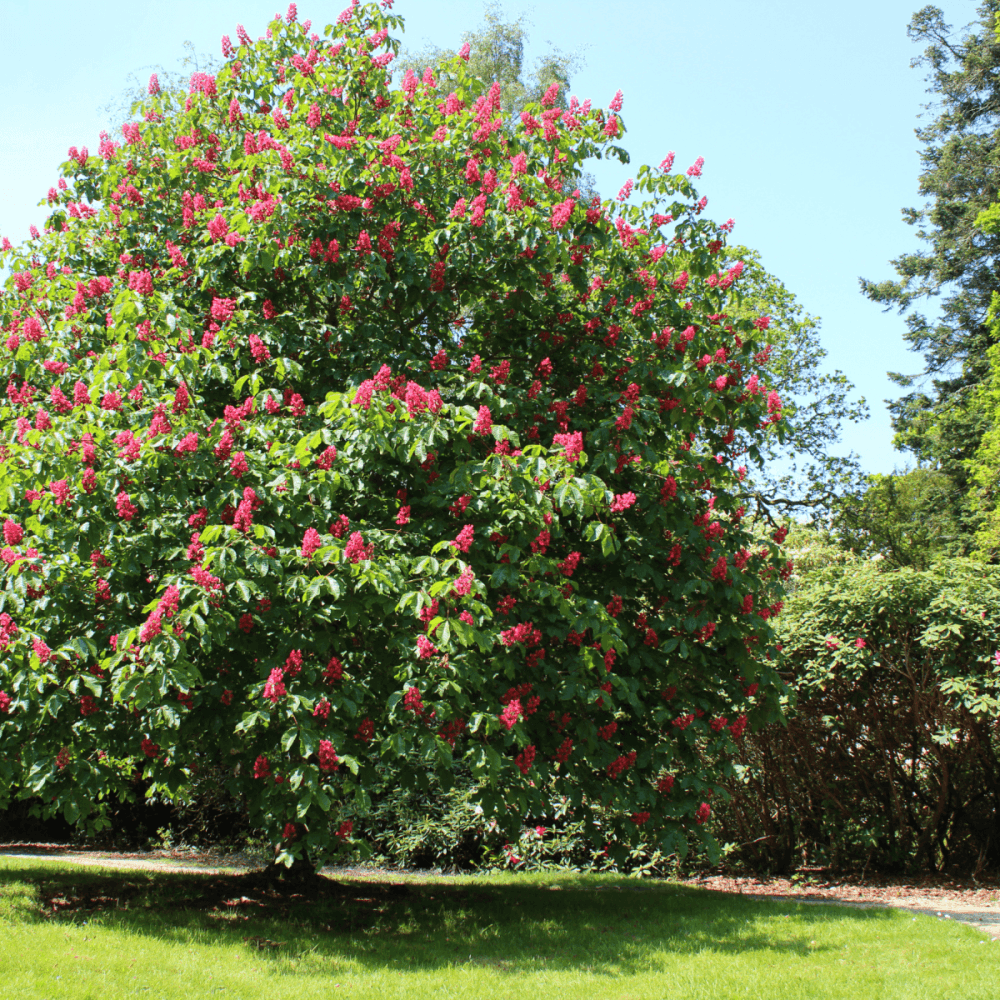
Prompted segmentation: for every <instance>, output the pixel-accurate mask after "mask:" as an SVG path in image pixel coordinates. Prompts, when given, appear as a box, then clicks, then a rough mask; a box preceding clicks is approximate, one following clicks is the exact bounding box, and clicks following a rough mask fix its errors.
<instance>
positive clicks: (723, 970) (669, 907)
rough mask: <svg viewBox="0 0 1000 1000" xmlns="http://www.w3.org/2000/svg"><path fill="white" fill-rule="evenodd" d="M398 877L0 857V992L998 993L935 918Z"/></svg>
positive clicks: (621, 887)
mask: <svg viewBox="0 0 1000 1000" xmlns="http://www.w3.org/2000/svg"><path fill="white" fill-rule="evenodd" d="M401 883H402V879H400V878H394V879H393V878H389V879H382V880H380V881H377V880H375V879H365V880H361V879H351V880H344V881H342V882H340V883H339V885H340V887H341V888H340V889H339V890H338V892H337V895H336V896H335V897H334V898H328V899H321V900H316V901H312V902H310V901H305V900H297V899H288V898H287V897H285V898H269V897H267V896H266V894H265V893H256V894H254V893H251V894H250V896H249V897H248V898H249V900H250V901H248V902H246V903H242V904H240V905H237V906H226V905H225V904H224V899H225V897H226V895H227V889H228V887H229V886H230V884H232V885H233V886H235V885H237V884H238V883H236V882H233V883H229V882H228V881H226V880H224V879H223V880H220V879H219V878H217V877H214V876H197V875H186V874H184V875H176V874H160V873H148V872H122V871H118V870H114V871H112V870H106V869H105V870H101V869H95V868H85V867H82V866H81V867H75V866H72V865H66V864H63V863H61V862H60V863H57V862H47V861H44V860H38V861H35V860H33V859H32V860H30V861H29V860H23V859H3V858H0V996H3V997H4V998H21V997H30V998H45V1000H49V998H51V1000H62V998H73V1000H83V998H93V1000H117V998H119V997H137V996H139V997H142V996H148V997H153V998H157V1000H159V998H178V1000H180V998H185V1000H187V998H199V997H220V996H230V997H239V998H240V1000H252V998H257V997H260V998H268V1000H270V998H274V997H281V998H288V1000H304V998H310V997H323V998H329V997H337V998H341V997H357V998H362V997H364V998H365V1000H380V998H383V997H407V998H423V997H476V998H477V1000H482V998H484V997H488V998H490V1000H492V998H506V997H511V998H514V997H517V998H519V1000H520V998H524V997H536V996H537V997H543V998H546V1000H548V998H552V1000H573V998H578V997H579V998H583V997H586V998H602V1000H603V998H612V1000H614V998H622V1000H623V998H636V1000H640V998H642V1000H647V998H654V1000H658V998H667V997H670V998H673V997H683V998H684V1000H696V998H702V997H704V998H706V1000H708V998H711V1000H728V998H730V997H740V998H742V997H753V998H757V997H759V998H767V1000H775V998H796V1000H798V998H803V997H824V998H825V997H831V998H833V997H837V998H839V997H843V998H851V1000H856V998H882V997H886V998H895V997H899V998H900V1000H902V998H906V1000H920V998H932V997H933V998H938V997H940V998H946V997H947V998H961V1000H972V998H979V997H981V998H983V1000H986V998H989V1000H996V998H997V997H1000V943H992V942H990V943H986V944H983V943H982V942H983V941H984V940H985V939H984V938H983V937H982V935H980V934H979V933H978V932H977V931H975V930H974V929H972V928H969V927H964V926H960V925H956V924H954V923H952V922H951V921H948V922H944V921H938V920H936V919H935V918H932V917H918V918H916V919H914V918H913V917H912V915H910V914H907V913H903V912H899V911H891V910H881V909H854V908H846V907H835V906H817V905H811V904H794V903H787V902H771V901H755V900H749V899H744V898H741V897H739V896H723V895H720V894H718V893H714V892H709V891H707V890H701V889H694V888H690V887H685V886H679V885H671V884H662V883H657V884H652V883H649V882H637V881H634V880H629V879H621V878H613V877H605V876H575V877H574V876H563V875H559V876H553V875H516V876H515V875H503V876H496V877H490V878H485V877H477V878H471V877H458V878H447V879H445V878H440V879H433V878H425V879H420V880H406V882H405V883H403V884H401ZM206 901H213V902H214V903H217V904H218V905H217V906H216V905H212V903H210V904H209V905H206ZM229 901H230V902H232V900H229ZM262 902H264V903H265V905H263V906H262V905H261V903H262Z"/></svg>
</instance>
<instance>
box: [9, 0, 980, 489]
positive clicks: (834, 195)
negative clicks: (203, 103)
mask: <svg viewBox="0 0 1000 1000" xmlns="http://www.w3.org/2000/svg"><path fill="white" fill-rule="evenodd" d="M346 3H347V0H337V2H335V3H334V4H332V5H331V4H328V3H313V2H311V0H304V2H302V3H300V4H299V18H300V20H305V19H307V18H312V20H313V21H314V22H315V23H317V24H320V25H323V24H327V23H329V22H330V21H332V20H333V19H335V17H336V15H337V14H338V13H339V12H340V10H341V8H342V7H343V6H346ZM922 3H923V0H875V2H873V0H841V2H840V3H837V4H820V3H816V2H811V3H804V2H802V0H714V2H713V3H711V4H692V3H689V2H685V3H681V2H679V0H615V2H606V0H605V2H600V3H598V2H596V0H577V2H575V3H573V4H567V3H565V2H562V0H538V2H536V3H534V4H530V3H522V2H518V0H510V2H508V3H507V4H506V10H507V12H508V13H509V14H512V15H516V14H518V13H522V12H523V13H525V14H527V16H528V18H529V20H530V24H531V27H530V38H531V44H530V48H529V52H528V61H529V63H530V62H531V61H533V59H534V58H535V57H536V56H537V55H540V54H541V53H542V52H544V51H545V50H546V49H547V47H548V46H547V44H546V43H548V42H551V43H553V44H554V45H556V46H557V47H558V48H560V49H562V50H563V51H565V52H575V51H577V52H579V54H580V55H581V57H582V59H583V64H582V66H581V68H580V69H579V71H578V72H577V73H576V75H575V76H574V77H573V81H572V89H573V92H574V93H575V94H577V95H578V96H579V97H580V98H581V100H582V99H584V98H586V97H590V98H592V99H593V100H594V102H595V103H598V102H599V103H601V104H607V102H608V101H609V100H610V99H611V97H612V96H613V95H614V93H615V91H616V90H618V89H621V90H622V91H623V93H624V95H625V104H624V108H623V114H624V119H625V123H626V125H627V127H628V134H627V136H626V137H625V140H624V145H625V146H626V147H627V148H628V149H629V151H630V153H631V154H632V165H631V167H623V166H619V165H617V164H605V163H601V164H599V165H598V166H597V168H596V169H595V170H594V173H595V176H596V178H597V184H598V188H599V189H600V190H601V191H602V193H603V194H604V196H605V197H610V196H613V195H614V194H615V193H616V192H617V191H618V189H619V187H620V186H621V184H622V183H623V182H624V181H625V180H626V179H627V178H628V177H629V176H630V175H631V174H632V172H633V171H634V168H635V167H636V166H637V165H638V164H641V163H654V164H655V163H659V162H660V160H661V159H662V158H663V156H664V155H665V154H666V152H667V151H668V150H671V149H672V150H676V152H677V162H678V164H679V165H680V166H685V165H687V164H689V163H691V162H693V161H694V160H695V158H696V157H698V156H703V157H704V158H705V169H704V174H703V176H702V178H701V182H700V190H701V192H702V193H703V194H705V195H707V196H708V201H709V205H708V210H709V214H711V215H712V216H713V217H715V218H717V219H718V220H720V221H722V220H725V219H727V218H729V217H733V218H735V220H736V229H735V232H734V234H733V239H734V240H737V241H739V242H741V243H744V244H746V245H748V246H752V247H754V248H756V249H757V250H759V251H760V253H761V254H762V257H763V261H764V264H765V266H766V267H767V268H768V270H770V271H771V272H772V273H773V274H775V275H776V276H777V277H779V278H780V279H781V280H782V281H784V283H785V284H786V286H787V287H788V288H789V289H790V290H791V291H792V292H794V293H795V295H796V296H797V297H798V300H799V301H800V302H801V303H802V305H803V306H804V307H805V309H806V310H807V311H808V312H809V313H810V314H812V315H814V316H819V317H821V318H822V321H823V325H822V342H823V344H824V346H825V347H826V349H827V350H828V351H829V357H828V359H827V361H828V363H829V366H830V367H831V368H839V369H841V370H843V371H844V372H845V373H846V374H847V376H848V377H849V378H850V379H851V380H852V381H853V382H854V383H855V385H856V387H857V391H858V393H859V394H862V395H864V396H866V397H867V399H868V402H869V404H870V405H871V409H872V416H871V419H870V420H869V421H868V422H867V423H866V424H864V425H861V426H859V427H847V428H845V431H844V450H845V451H846V450H848V449H853V450H854V451H856V452H857V453H858V454H859V455H860V456H861V459H862V464H863V465H864V467H865V468H866V469H867V470H869V471H871V472H890V471H892V469H893V468H894V467H897V466H898V467H902V466H903V465H904V464H905V463H906V456H904V455H902V454H900V453H899V452H895V451H893V448H892V442H891V437H892V432H891V428H890V424H889V417H888V413H887V411H886V409H885V407H884V405H883V403H882V400H883V399H884V398H887V397H892V396H894V395H896V394H897V390H896V387H895V386H894V385H893V384H892V383H891V382H890V381H889V380H888V379H887V378H886V376H885V373H886V371H890V370H891V371H906V372H914V371H918V370H919V369H920V358H919V357H917V356H915V355H913V354H910V353H909V352H908V351H907V350H906V349H905V346H904V343H903V339H902V334H903V331H904V325H903V321H902V319H901V318H900V317H898V316H896V315H895V314H888V315H887V314H883V313H882V312H881V310H880V309H879V308H878V307H877V306H875V305H873V304H872V303H870V302H868V301H867V300H866V299H864V298H863V297H862V296H861V294H860V293H859V291H858V277H859V276H861V275H863V276H865V277H867V278H872V279H882V278H887V277H891V276H892V271H891V267H890V265H889V260H890V259H891V258H894V257H896V256H898V255H899V254H900V253H902V252H906V251H912V250H915V249H917V248H918V247H919V243H918V241H917V240H916V238H915V236H914V232H913V229H912V228H911V227H909V226H907V225H905V224H904V223H903V222H902V220H901V218H900V209H901V208H902V207H904V206H912V205H916V204H918V203H919V199H918V196H917V176H918V173H919V169H920V165H919V158H918V149H919V144H918V142H917V140H916V138H915V136H914V134H913V129H914V128H915V127H916V126H917V125H918V124H919V120H918V118H917V116H918V114H920V113H921V111H922V105H923V104H925V103H926V102H927V101H928V99H929V97H928V95H927V94H926V93H925V88H926V84H925V82H924V71H923V70H921V69H911V68H910V66H909V63H910V59H911V58H912V57H913V56H915V55H917V54H919V50H918V48H917V47H916V46H915V45H913V43H911V42H910V41H909V39H908V38H907V36H906V25H907V23H908V22H909V19H910V17H911V16H912V14H913V12H914V10H915V9H917V8H919V7H920V6H922ZM939 5H940V6H941V7H942V9H943V10H944V12H945V16H946V19H947V20H948V22H949V23H951V24H952V25H953V26H955V27H956V28H957V27H962V26H964V25H965V24H967V23H968V22H971V21H972V20H973V19H974V17H975V13H976V4H975V3H974V2H973V0H940V4H939ZM285 6H286V5H285V4H281V5H280V6H277V7H276V6H275V3H274V0H268V2H267V3H260V2H256V0H210V2H205V0H197V2H193V0H170V2H169V3H161V4H134V3H130V4H124V3H121V2H112V0H90V2H89V3H87V4H86V5H85V7H82V6H81V5H80V4H79V3H78V2H74V3H65V2H61V0H60V2H44V0H43V2H42V3H39V4H38V5H37V6H36V5H34V4H14V3H12V2H11V0H4V2H3V4H2V6H0V66H2V68H3V72H2V75H0V104H2V106H3V108H4V115H3V118H2V119H0V190H2V191H3V199H2V201H0V234H2V235H5V236H9V237H10V238H11V239H12V240H17V241H19V240H21V239H23V238H26V237H27V235H28V227H29V225H31V224H32V223H34V224H39V223H40V222H41V221H42V218H43V211H42V209H41V208H38V207H37V202H38V201H39V200H40V199H41V198H42V197H44V195H45V192H46V191H47V190H48V188H49V186H50V185H51V184H53V183H54V182H55V179H56V167H57V165H58V164H59V163H60V162H62V160H64V159H65V157H66V150H67V149H68V147H69V146H71V145H75V146H81V145H88V146H89V147H90V148H91V150H94V149H96V147H97V137H98V133H99V131H100V130H101V128H102V127H104V126H105V125H106V124H107V122H106V121H105V120H104V116H103V114H102V112H101V110H100V109H101V108H103V107H104V106H105V105H107V104H108V102H111V101H114V100H115V99H116V98H117V97H118V96H119V95H120V94H121V93H122V91H123V89H124V87H125V83H126V77H127V76H128V74H129V73H130V72H132V71H140V70H142V69H143V68H144V67H148V66H150V65H153V64H162V65H164V66H167V67H168V68H176V64H177V60H178V58H179V57H180V55H181V54H182V45H183V43H184V41H186V40H190V41H192V42H193V43H194V44H195V47H196V48H197V50H199V51H202V52H211V53H212V54H218V53H219V39H220V38H221V36H222V35H223V34H230V35H233V36H235V29H236V24H237V23H238V22H239V23H242V24H244V25H245V26H246V28H247V30H248V31H249V32H250V34H251V35H253V36H255V37H256V35H258V34H261V33H262V31H263V29H264V26H265V25H266V23H267V22H268V20H270V18H271V17H272V16H273V14H274V13H275V11H276V10H284V7H285ZM482 9H483V8H482V5H481V3H479V2H465V0H461V2H456V0H396V3H395V7H394V11H395V12H396V13H398V14H401V15H402V16H403V17H404V18H405V19H406V32H405V34H404V36H403V41H404V45H405V46H406V47H408V48H413V49H418V48H422V47H423V46H424V45H426V44H437V45H441V46H455V45H457V44H458V42H459V40H460V35H461V32H462V31H463V30H466V29H470V28H475V27H476V26H478V25H479V24H480V23H481V20H482ZM146 72H147V73H148V70H147V71H146ZM139 75H140V76H142V75H143V74H142V73H140V74H139Z"/></svg>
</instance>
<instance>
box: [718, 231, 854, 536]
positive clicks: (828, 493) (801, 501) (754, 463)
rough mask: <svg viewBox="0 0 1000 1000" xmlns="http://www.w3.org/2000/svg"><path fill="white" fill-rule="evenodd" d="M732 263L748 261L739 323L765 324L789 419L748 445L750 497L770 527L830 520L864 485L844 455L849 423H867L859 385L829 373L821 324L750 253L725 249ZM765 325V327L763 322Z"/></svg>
mask: <svg viewBox="0 0 1000 1000" xmlns="http://www.w3.org/2000/svg"><path fill="white" fill-rule="evenodd" d="M726 258H727V260H729V261H732V262H736V261H742V262H743V265H744V272H743V274H744V277H743V280H742V281H741V285H740V298H739V300H738V302H737V303H736V305H735V308H734V311H733V315H734V316H738V317H741V318H750V319H757V320H758V322H759V323H764V322H766V326H763V329H764V330H765V331H766V332H765V333H764V336H766V338H767V345H768V346H767V347H765V350H764V354H763V355H762V356H761V358H759V359H758V360H759V361H760V362H761V363H762V364H764V365H765V366H766V368H767V370H768V372H769V378H770V379H771V382H772V384H773V385H774V386H775V387H777V388H778V389H780V391H781V395H782V399H783V401H784V402H785V406H786V414H787V416H786V419H785V420H782V421H781V422H780V423H778V424H773V425H771V426H769V427H768V428H766V429H765V431H764V433H763V434H761V435H756V436H754V437H753V439H752V440H751V439H750V438H747V440H746V441H744V442H743V445H744V447H745V449H746V451H745V455H746V459H745V460H746V461H747V463H748V475H747V478H746V481H745V488H746V494H745V495H746V497H747V499H748V500H750V501H751V502H752V503H753V504H754V509H755V512H756V513H759V514H761V515H763V516H764V517H765V518H766V519H768V520H773V519H774V518H776V517H789V516H799V517H801V516H803V515H807V516H808V517H810V518H812V519H823V520H828V519H829V517H830V515H831V512H832V511H833V510H834V509H835V508H836V506H837V505H838V504H839V502H840V501H841V500H842V498H843V497H845V496H853V495H856V494H857V493H858V492H859V491H860V490H861V489H862V488H863V483H864V480H865V476H864V473H863V471H862V469H861V467H860V465H859V464H858V460H857V456H856V455H853V454H848V455H837V454H836V451H837V444H838V443H839V441H840V434H841V426H842V424H843V422H844V421H850V422H852V423H857V422H859V421H862V420H866V419H867V418H868V406H867V403H866V402H865V400H864V398H860V399H856V400H852V399H851V398H850V395H851V393H852V391H853V389H854V386H853V385H852V383H851V382H850V381H849V380H848V379H847V377H846V376H845V375H844V373H843V372H842V371H839V370H835V371H832V372H830V371H824V370H823V368H824V359H825V358H826V357H827V352H826V350H825V348H824V347H823V346H822V344H821V343H820V336H819V334H820V321H819V319H818V318H817V317H815V316H811V315H809V314H808V313H807V312H805V310H804V309H803V307H802V306H801V304H800V303H799V302H798V301H797V300H796V298H795V296H794V294H793V293H792V292H790V291H789V290H788V289H787V288H786V287H785V285H784V284H783V283H782V282H781V281H780V280H779V279H778V278H776V277H775V276H774V275H772V274H770V273H769V272H768V271H767V270H766V269H765V268H764V265H763V262H762V260H761V257H760V254H759V253H758V252H757V251H756V250H752V249H750V248H749V247H746V246H739V245H732V246H729V247H727V248H726ZM760 317H766V320H762V319H760Z"/></svg>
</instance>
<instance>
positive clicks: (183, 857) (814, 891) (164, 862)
mask: <svg viewBox="0 0 1000 1000" xmlns="http://www.w3.org/2000/svg"><path fill="white" fill-rule="evenodd" d="M0 856H3V857H10V858H25V859H33V860H34V859H47V860H50V861H61V862H70V863H72V864H78V865H93V866H96V867H100V868H120V869H133V870H145V871H161V872H188V873H191V874H206V875H219V874H225V873H230V874H237V873H239V872H245V871H249V870H251V869H253V868H258V867H261V866H262V865H263V864H264V863H265V859H264V858H262V857H251V856H250V855H246V854H225V855H223V854H218V853H215V852H206V851H150V852H143V853H112V852H108V851H84V850H75V849H72V848H67V847H65V846H64V845H57V844H51V845H50V844H0ZM322 872H323V874H324V875H328V876H330V877H331V878H336V877H338V876H339V877H341V878H364V879H370V880H372V881H385V880H386V879H390V880H392V881H393V882H400V881H405V880H407V879H408V878H427V877H435V876H436V877H440V873H438V872H435V871H426V872H423V871H421V872H405V871H399V870H395V869H393V870H388V869H386V870H382V869H374V868H355V867H349V866H343V867H327V868H324V869H323V870H322ZM683 882H684V884H685V885H690V886H694V887H697V888H700V889H709V890H711V891H714V892H726V893H732V894H735V895H740V896H746V897H748V898H750V899H772V900H786V901H794V902H799V903H809V904H831V903H833V904H837V905H840V906H859V907H872V906H883V907H894V908H896V909H902V910H907V911H908V912H911V913H914V914H918V913H920V914H926V915H927V916H932V917H937V918H938V919H940V920H955V921H958V922H959V923H963V924H969V925H970V926H972V927H975V928H976V929H977V930H980V931H982V932H983V933H984V934H987V935H988V936H989V937H990V938H992V939H993V940H994V941H997V942H1000V885H998V884H996V883H993V884H984V883H967V882H962V881H955V880H949V879H946V878H941V877H935V876H921V877H918V878H914V879H908V880H907V879H891V878H885V877H881V876H872V877H869V878H867V879H866V878H862V877H853V878H852V877H845V878H836V879H831V880H824V878H823V877H822V875H819V874H817V875H813V876H807V877H806V878H805V879H804V880H800V881H798V882H793V881H791V880H789V879H783V878H771V879H757V878H729V877H727V876H724V875H713V876H705V877H700V878H689V879H684V880H683ZM609 888H610V887H609ZM618 888H619V887H616V889H618ZM649 888H651V886H650V885H649V883H646V884H645V885H641V884H637V885H636V886H635V888H634V890H631V891H643V890H647V889H649ZM620 891H625V892H627V891H630V890H629V889H627V888H625V887H620Z"/></svg>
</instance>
